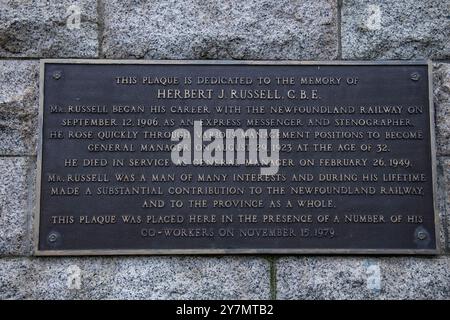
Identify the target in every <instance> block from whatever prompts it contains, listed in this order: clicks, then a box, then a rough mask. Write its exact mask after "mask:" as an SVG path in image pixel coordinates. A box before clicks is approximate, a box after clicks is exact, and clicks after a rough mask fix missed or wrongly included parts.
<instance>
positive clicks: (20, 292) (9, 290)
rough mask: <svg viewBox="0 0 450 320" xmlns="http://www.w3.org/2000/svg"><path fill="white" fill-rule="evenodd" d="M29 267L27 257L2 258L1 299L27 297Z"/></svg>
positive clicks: (0, 266)
mask: <svg viewBox="0 0 450 320" xmlns="http://www.w3.org/2000/svg"><path fill="white" fill-rule="evenodd" d="M29 269H30V260H28V259H27V258H0V300H6V299H26V298H27V289H28V284H27V275H28V273H29Z"/></svg>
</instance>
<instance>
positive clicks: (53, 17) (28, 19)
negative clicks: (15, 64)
mask: <svg viewBox="0 0 450 320" xmlns="http://www.w3.org/2000/svg"><path fill="white" fill-rule="evenodd" d="M74 6H76V7H74ZM0 7H1V10H0V57H32V58H34V57H58V58H62V57H96V56H97V53H98V23H97V22H98V21H97V1H95V0H79V1H71V0H60V1H42V0H31V1H19V0H0ZM78 13H79V17H80V24H79V27H78V28H77V27H76V25H75V24H74V22H76V16H77V14H78ZM68 21H69V22H68ZM68 25H69V27H68ZM73 26H75V27H73Z"/></svg>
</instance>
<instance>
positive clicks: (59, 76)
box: [53, 71, 61, 80]
mask: <svg viewBox="0 0 450 320" xmlns="http://www.w3.org/2000/svg"><path fill="white" fill-rule="evenodd" d="M53 79H55V80H59V79H61V71H55V72H53Z"/></svg>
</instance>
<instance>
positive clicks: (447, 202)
mask: <svg viewBox="0 0 450 320" xmlns="http://www.w3.org/2000/svg"><path fill="white" fill-rule="evenodd" d="M439 164H440V165H441V166H442V167H438V169H439V171H438V173H437V176H438V199H439V201H438V203H439V211H440V212H441V215H440V219H441V221H440V222H441V230H442V231H441V233H442V236H441V238H444V239H445V240H444V241H445V245H444V247H445V249H446V252H447V253H448V252H450V214H449V212H448V208H450V159H449V158H442V159H440V161H439Z"/></svg>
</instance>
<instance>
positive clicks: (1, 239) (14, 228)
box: [0, 157, 34, 256]
mask: <svg viewBox="0 0 450 320" xmlns="http://www.w3.org/2000/svg"><path fill="white" fill-rule="evenodd" d="M32 166H33V164H32V160H31V159H30V158H27V157H7V158H0V256H6V255H29V254H30V252H31V243H30V242H31V233H32V228H31V220H30V219H31V215H32V205H31V199H30V196H31V195H30V193H31V192H32V190H31V189H30V187H31V186H32V185H33V184H32V182H31V181H30V180H31V179H33V178H34V174H33V170H32Z"/></svg>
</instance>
